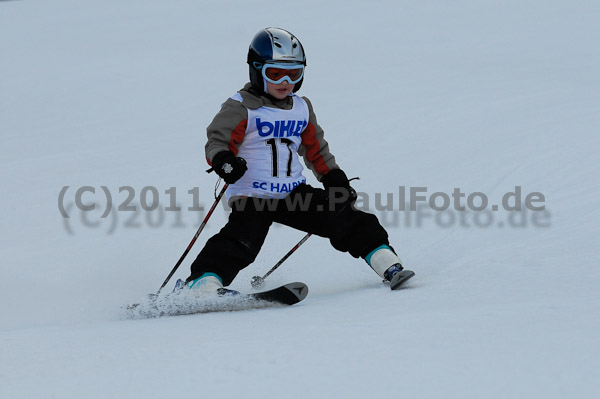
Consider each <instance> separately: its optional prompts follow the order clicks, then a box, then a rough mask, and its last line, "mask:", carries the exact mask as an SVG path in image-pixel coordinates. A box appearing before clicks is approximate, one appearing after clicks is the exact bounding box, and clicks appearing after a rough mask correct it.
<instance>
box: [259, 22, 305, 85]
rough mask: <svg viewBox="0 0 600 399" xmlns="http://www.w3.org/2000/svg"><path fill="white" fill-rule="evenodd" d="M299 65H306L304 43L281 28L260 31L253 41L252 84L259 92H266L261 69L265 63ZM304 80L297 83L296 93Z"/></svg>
mask: <svg viewBox="0 0 600 399" xmlns="http://www.w3.org/2000/svg"><path fill="white" fill-rule="evenodd" d="M273 62H281V63H297V64H302V65H306V56H305V55H304V48H303V47H302V43H300V40H298V38H297V37H296V36H294V35H293V34H292V33H290V32H288V31H287V30H285V29H281V28H266V29H262V30H260V31H259V32H258V33H257V34H256V35H255V36H254V39H252V42H251V43H250V48H249V49H248V65H249V67H250V83H252V86H254V87H255V88H256V89H257V90H260V91H264V90H265V83H264V79H263V76H262V73H261V69H262V67H263V65H264V64H265V63H273ZM303 80H304V78H302V80H300V81H299V82H297V83H296V86H295V87H294V92H297V91H298V90H299V89H300V86H302V81H303Z"/></svg>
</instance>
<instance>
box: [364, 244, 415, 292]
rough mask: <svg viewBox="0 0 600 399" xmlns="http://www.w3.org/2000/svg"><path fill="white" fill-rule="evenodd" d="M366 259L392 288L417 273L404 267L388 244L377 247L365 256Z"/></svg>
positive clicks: (397, 286) (395, 288)
mask: <svg viewBox="0 0 600 399" xmlns="http://www.w3.org/2000/svg"><path fill="white" fill-rule="evenodd" d="M365 260H366V261H367V263H368V264H369V266H371V268H372V269H373V270H374V271H375V272H376V273H377V274H378V275H379V276H381V277H382V278H383V281H384V282H385V283H389V284H390V289H392V290H397V289H398V288H400V286H401V285H402V284H404V283H405V282H406V281H408V280H409V279H410V278H412V277H413V276H414V275H415V272H413V271H412V270H406V269H404V267H402V262H401V261H400V258H398V255H396V253H395V252H394V251H393V250H392V248H390V247H389V246H388V245H381V246H379V247H377V248H375V249H374V250H373V251H371V252H370V253H369V254H368V255H367V256H366V257H365Z"/></svg>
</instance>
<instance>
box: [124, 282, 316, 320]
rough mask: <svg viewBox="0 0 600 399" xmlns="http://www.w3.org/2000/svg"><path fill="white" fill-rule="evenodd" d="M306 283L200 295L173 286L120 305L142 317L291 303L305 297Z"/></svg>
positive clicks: (128, 314) (132, 315) (129, 316)
mask: <svg viewBox="0 0 600 399" xmlns="http://www.w3.org/2000/svg"><path fill="white" fill-rule="evenodd" d="M307 295H308V286H307V285H306V284H304V283H298V282H297V283H289V284H285V285H282V286H280V287H277V288H274V289H271V290H268V291H263V292H256V293H250V294H242V293H240V292H238V291H233V290H228V289H223V290H221V292H220V293H219V295H214V296H202V295H198V293H197V292H194V290H185V289H175V290H174V291H173V292H172V293H170V294H166V295H163V296H158V297H157V296H156V295H153V296H150V297H149V298H148V301H145V302H141V303H136V304H133V305H128V306H126V307H124V308H123V311H124V317H125V318H127V319H145V318H155V317H163V316H179V315H188V314H196V313H210V312H233V311H240V310H250V309H261V308H270V307H277V306H289V305H294V304H296V303H298V302H300V301H302V300H304V298H306V296H307Z"/></svg>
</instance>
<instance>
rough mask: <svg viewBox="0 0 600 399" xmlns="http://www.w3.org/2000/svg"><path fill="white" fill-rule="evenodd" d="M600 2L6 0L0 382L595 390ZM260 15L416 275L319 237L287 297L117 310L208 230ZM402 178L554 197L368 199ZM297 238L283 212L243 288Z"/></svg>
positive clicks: (488, 392)
mask: <svg viewBox="0 0 600 399" xmlns="http://www.w3.org/2000/svg"><path fill="white" fill-rule="evenodd" d="M598 4H599V3H598V2H594V1H584V0H577V1H527V0H521V1H516V0H508V1H478V0H464V1H454V2H446V1H441V0H432V1H423V2H409V1H394V0H386V1H379V2H378V1H373V2H365V1H353V0H349V1H331V2H325V1H313V0H309V1H304V2H300V3H299V2H289V3H288V2H276V3H274V2H267V1H261V0H256V1H252V2H233V1H223V2H217V1H204V2H199V1H192V0H180V1H174V2H167V1H158V0H145V1H141V0H132V1H126V2H125V1H115V0H109V1H102V2H100V1H75V0H54V1H33V0H31V1H0V134H1V137H2V145H1V153H2V158H1V160H0V162H1V163H0V166H1V168H0V170H1V172H0V173H1V174H2V176H1V179H0V182H1V189H2V195H1V196H0V201H1V205H2V206H1V208H2V213H1V215H2V216H1V218H2V224H1V225H2V230H1V231H0V251H1V252H0V253H1V258H2V262H1V273H2V274H1V276H2V277H1V279H0V295H1V297H0V299H1V303H2V304H3V305H2V310H1V314H0V397H2V398H107V397H114V398H164V397H174V396H181V397H190V396H192V397H201V398H208V397H214V396H218V397H245V398H254V397H257V398H258V397H260V398H265V397H267V398H270V397H275V396H282V397H290V398H296V397H298V398H299V397H310V398H312V397H314V398H324V397H339V398H365V397H373V398H380V397H391V396H395V397H407V398H441V397H443V398H482V397H486V398H565V397H572V398H596V397H599V396H598V395H600V386H599V385H600V383H599V375H600V360H599V358H600V338H599V336H600V334H599V332H598V331H600V295H599V294H598V287H599V286H600V281H599V280H600V267H598V264H599V262H598V261H599V256H598V249H597V248H598V241H597V240H598V235H599V234H598V233H599V230H598V222H599V211H598V195H599V194H600V188H599V185H598V174H599V172H600V167H599V165H600V163H599V162H598V156H597V153H598V151H599V149H600V148H599V147H600V146H599V144H600V140H599V138H598V132H599V131H600V113H599V112H598V111H599V109H600V107H599V106H600V98H599V97H600V94H599V93H600V77H599V76H600V75H599V73H598V71H600V53H599V52H598V43H599V42H600V34H599V33H600V25H599V24H598V21H599V20H600V7H599V5H598ZM266 26H281V27H285V28H287V29H289V30H291V31H292V32H294V33H295V34H297V35H298V37H299V38H300V39H301V41H302V43H303V44H304V47H305V49H306V51H307V55H308V68H307V71H306V79H305V83H304V86H303V87H302V90H301V93H302V94H304V95H307V96H308V97H309V98H310V99H311V100H312V102H313V104H314V106H315V109H316V112H317V115H318V116H319V121H320V123H321V124H322V126H323V127H324V128H325V130H326V135H327V136H326V137H327V138H328V140H329V142H330V145H331V148H332V151H333V152H334V154H335V155H336V157H337V159H338V161H339V163H340V165H341V166H342V167H343V168H344V169H345V170H346V171H347V172H348V174H349V175H351V176H360V177H361V180H360V181H359V182H356V184H355V187H356V188H357V189H358V190H359V191H361V192H364V193H366V194H368V195H369V196H370V198H371V203H370V210H371V211H372V212H374V213H377V214H378V215H379V216H380V217H381V218H382V220H384V218H385V221H386V225H387V226H388V230H389V233H390V237H391V242H392V244H393V245H394V246H395V248H396V249H397V250H398V252H399V253H400V254H401V257H402V258H403V259H404V263H405V264H406V265H407V266H410V268H411V269H413V270H414V271H415V272H416V273H417V276H416V277H415V278H414V279H413V280H412V281H411V283H410V284H409V286H408V287H407V288H406V289H403V290H401V291H398V292H391V291H389V289H388V288H386V287H385V286H383V285H382V284H381V282H380V281H379V279H378V277H377V276H376V275H375V274H374V273H373V272H372V271H371V270H369V268H368V267H367V266H366V265H365V264H364V263H363V262H362V261H360V260H355V259H353V258H351V257H349V256H348V255H345V254H341V253H337V252H335V251H334V250H332V249H331V248H330V246H329V243H328V242H327V241H326V240H323V239H320V238H316V237H313V238H311V239H310V240H309V241H308V242H307V243H306V244H305V245H304V246H303V247H302V248H301V249H300V250H299V251H298V253H297V254H295V255H294V256H293V257H292V258H290V259H289V260H288V261H287V262H286V264H284V265H283V266H282V267H281V269H280V270H278V271H277V272H276V273H274V274H273V275H272V277H270V278H269V279H268V280H267V281H268V283H269V286H275V285H277V284H279V283H284V282H290V281H304V282H306V283H307V284H308V285H309V286H310V288H311V292H310V294H309V296H308V298H307V299H306V300H305V301H304V302H302V303H301V304H299V305H297V306H294V307H291V308H284V309H266V310H255V311H248V312H236V313H220V314H202V315H195V316H182V317H170V318H161V319H153V320H122V319H121V317H120V306H121V305H123V304H127V303H131V302H134V301H137V300H139V299H140V298H143V297H144V295H145V294H147V293H150V292H155V291H156V290H157V289H158V286H159V285H160V283H161V282H162V281H163V280H164V278H165V277H166V275H167V274H168V272H169V271H170V270H171V268H172V267H173V265H174V264H175V262H176V260H177V259H178V258H179V256H180V255H181V253H182V252H183V250H184V249H185V248H186V246H187V244H188V243H189V241H190V240H191V238H192V236H193V235H194V232H195V231H196V228H197V226H198V224H199V220H200V216H199V213H198V212H193V211H191V212H188V211H186V208H187V207H188V206H192V195H190V194H188V193H187V191H188V190H191V189H193V188H194V187H199V191H198V192H197V193H198V201H199V203H200V204H201V205H204V206H205V207H208V206H209V205H210V203H211V202H212V195H213V186H214V183H215V177H214V175H207V174H206V173H204V170H205V169H206V164H205V162H204V153H203V146H204V140H205V133H204V129H205V126H206V125H207V124H208V123H209V122H210V120H211V119H212V117H213V116H214V114H215V113H216V112H217V111H218V109H219V106H220V104H221V102H223V101H224V100H225V99H226V98H227V97H228V96H230V95H232V94H234V93H235V91H236V90H238V89H239V88H240V87H241V86H242V85H243V84H244V83H245V81H246V79H247V66H246V64H245V57H246V51H247V46H248V44H249V42H250V40H251V38H252V36H253V35H254V33H255V32H256V31H258V30H259V29H261V28H263V27H266ZM594 132H595V133H594ZM309 180H310V182H311V183H314V184H316V182H315V180H314V178H313V177H312V176H311V177H310V178H309ZM594 182H595V183H594ZM64 186H69V188H68V189H67V190H68V191H67V192H66V194H65V198H64V201H63V204H64V205H65V208H66V211H68V212H69V214H70V218H69V219H64V218H63V217H62V216H61V214H60V212H59V207H58V203H59V200H58V198H59V193H60V192H61V189H62V188H63V187H64ZM84 186H93V187H95V189H96V192H95V194H93V193H90V192H87V193H84V195H83V200H84V203H90V202H94V201H96V202H97V203H98V209H96V210H94V211H92V212H81V211H78V210H77V208H76V206H75V205H74V204H73V202H74V199H75V192H76V190H77V189H78V188H80V187H84ZM101 186H106V188H107V190H108V191H109V192H110V193H111V194H112V196H113V201H114V205H115V206H116V205H119V204H121V203H122V202H123V201H124V199H125V198H126V197H127V192H126V191H123V192H119V187H122V186H131V187H132V188H133V189H134V190H135V198H134V200H133V201H132V203H131V204H132V205H137V207H138V210H139V208H140V195H141V191H142V189H143V188H144V187H146V186H153V187H156V188H157V190H158V193H159V198H160V209H164V207H165V206H169V197H168V196H167V195H166V194H165V190H168V189H169V188H170V187H175V188H176V192H177V202H178V203H179V204H180V205H181V206H182V207H183V209H184V210H183V211H182V212H180V213H177V212H163V213H162V215H163V217H164V220H163V221H162V222H161V219H160V216H161V215H160V214H159V212H158V211H155V212H154V213H150V214H148V213H147V212H142V211H138V212H129V213H128V212H125V211H121V212H116V211H113V212H111V213H110V215H109V217H107V218H104V219H102V218H101V217H100V216H101V213H102V212H103V210H104V208H105V207H106V202H107V201H106V198H105V196H104V193H103V191H102V189H101ZM399 186H405V187H427V188H428V193H430V194H431V193H433V192H437V191H440V192H445V193H449V194H450V193H452V190H453V189H454V188H455V187H458V188H460V189H461V191H462V192H464V193H472V192H483V193H485V194H487V195H488V196H489V198H490V205H491V204H493V203H495V204H498V203H499V201H500V198H501V197H502V195H503V194H504V193H506V192H509V191H511V190H514V188H515V186H521V187H522V190H523V192H524V193H530V192H541V193H543V194H544V196H545V200H546V202H545V203H546V210H545V212H528V213H526V212H523V213H519V214H516V215H515V214H509V213H508V212H505V211H503V210H502V209H501V210H500V211H498V212H495V213H493V217H494V221H493V223H491V224H490V225H489V226H487V227H477V225H475V223H474V221H475V218H476V217H477V215H476V214H474V213H473V212H462V213H461V212H454V213H452V212H449V213H444V214H441V213H434V212H432V211H431V210H429V213H428V215H429V216H428V217H427V218H424V219H423V220H422V221H421V223H417V222H416V220H415V219H414V218H415V217H416V215H415V214H416V213H415V212H409V213H407V212H404V213H399V212H398V211H397V210H396V211H395V212H380V211H377V210H376V209H375V204H374V194H375V193H378V192H379V193H388V192H389V193H397V192H398V187H399ZM146 194H148V190H146ZM150 194H151V192H150ZM384 197H385V196H384ZM149 198H151V196H150V197H149ZM150 202H151V201H150ZM463 203H464V199H463ZM407 215H408V216H407ZM442 216H443V217H446V218H449V219H440V218H441V217H442ZM488 216H489V214H488ZM177 217H179V218H180V221H179V222H177ZM226 217H227V213H226V211H225V210H224V209H223V208H221V207H219V208H218V211H217V212H216V213H215V215H214V216H213V219H211V222H210V223H209V225H208V227H207V229H206V231H205V232H204V233H203V234H202V235H201V236H200V239H199V240H198V242H197V243H196V246H195V247H194V249H193V250H192V253H191V254H190V256H189V257H188V259H186V261H185V263H184V265H183V266H182V267H181V268H180V270H179V271H178V272H177V273H176V276H175V278H184V277H185V276H186V275H187V272H188V268H189V264H190V262H191V261H192V260H193V258H194V257H195V256H196V254H197V252H198V251H199V249H200V248H201V247H202V245H203V243H204V242H205V240H206V239H207V238H208V237H209V236H210V235H211V234H214V233H215V232H216V231H217V230H218V229H219V228H220V226H221V225H222V224H223V223H224V222H225V220H226ZM406 217H410V218H412V219H411V223H410V224H408V223H406V219H405V218H406ZM436 218H439V219H438V223H436V222H435V221H436ZM451 218H455V220H454V222H452V220H451ZM460 218H465V219H464V222H462V223H461V222H458V220H461V219H460ZM536 218H537V219H536ZM511 221H512V222H515V221H517V222H518V225H519V227H515V226H514V223H513V225H511V224H510V222H511ZM480 222H481V221H480ZM480 224H481V223H480ZM182 225H183V226H182ZM302 236H303V233H301V232H297V231H292V230H290V229H287V228H284V227H274V228H273V229H272V231H271V233H270V235H269V237H268V240H267V243H266V245H265V247H264V249H263V251H262V252H261V254H260V256H259V258H258V259H257V261H256V263H255V265H253V266H252V267H250V268H248V269H246V270H244V271H243V272H242V273H241V274H240V275H239V277H238V279H237V280H236V281H235V282H234V284H233V285H232V287H233V288H236V289H241V290H248V289H250V284H249V281H250V278H251V277H252V276H253V275H256V274H262V273H264V272H266V271H267V270H268V269H269V268H270V267H271V266H272V265H273V264H274V263H275V262H276V261H277V260H278V259H279V258H280V257H281V256H282V255H283V254H284V253H285V252H287V250H288V249H289V248H290V247H291V246H292V245H293V244H294V243H295V242H297V241H298V240H299V239H300V238H301V237H302Z"/></svg>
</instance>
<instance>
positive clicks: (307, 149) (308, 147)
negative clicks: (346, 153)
mask: <svg viewBox="0 0 600 399" xmlns="http://www.w3.org/2000/svg"><path fill="white" fill-rule="evenodd" d="M302 98H303V99H304V101H306V103H307V104H308V112H309V119H308V125H307V126H306V129H304V132H302V143H301V145H300V148H299V149H298V154H300V155H301V156H302V157H303V158H304V163H305V164H306V166H307V167H308V168H309V169H310V170H312V172H313V173H314V175H315V177H316V178H317V179H318V180H319V181H321V178H322V177H323V176H325V175H326V174H327V173H329V171H330V170H332V169H339V168H340V167H339V166H338V165H337V164H336V162H335V157H334V156H333V154H332V153H331V152H330V151H329V144H328V143H327V141H326V140H325V137H324V136H325V132H324V131H323V129H322V128H321V126H319V124H318V123H317V116H316V115H315V113H314V111H313V107H312V104H311V102H310V101H309V100H308V98H306V97H302Z"/></svg>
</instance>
